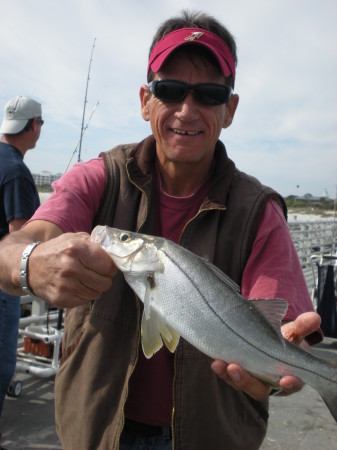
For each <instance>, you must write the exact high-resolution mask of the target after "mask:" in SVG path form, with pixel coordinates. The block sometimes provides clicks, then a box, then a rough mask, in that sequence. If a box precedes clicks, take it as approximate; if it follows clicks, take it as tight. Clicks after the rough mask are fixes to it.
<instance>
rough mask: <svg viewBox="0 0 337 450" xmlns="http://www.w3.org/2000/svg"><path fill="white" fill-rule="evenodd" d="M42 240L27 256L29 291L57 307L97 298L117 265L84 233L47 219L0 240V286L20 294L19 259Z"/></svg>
mask: <svg viewBox="0 0 337 450" xmlns="http://www.w3.org/2000/svg"><path fill="white" fill-rule="evenodd" d="M37 241H41V242H42V243H41V244H40V245H38V246H37V247H36V248H35V249H34V250H33V252H32V253H31V255H30V258H29V262H28V285H29V287H30V289H31V291H32V292H33V293H34V294H35V295H36V296H38V297H39V298H42V299H44V300H46V301H47V302H49V303H51V304H53V305H55V306H57V307H59V308H63V307H74V306H78V305H80V304H84V303H86V302H88V301H89V300H93V299H97V298H98V297H99V296H100V294H101V293H102V292H103V291H106V290H107V289H109V287H110V286H111V278H112V277H113V276H114V274H115V273H116V268H115V266H114V264H113V262H112V260H111V258H110V257H109V256H108V255H107V253H106V252H105V251H104V250H103V249H102V248H101V247H100V246H98V245H96V244H93V243H92V242H91V241H90V235H89V234H87V233H65V234H63V233H62V231H61V229H60V228H59V227H58V226H57V225H55V224H53V223H51V222H48V221H42V220H34V221H32V222H30V223H28V224H27V225H26V226H25V227H24V228H23V229H21V230H19V231H16V232H14V233H11V234H10V235H8V236H7V237H6V238H5V239H3V240H2V241H1V243H0V273H1V277H0V288H1V289H3V290H4V291H5V292H8V293H10V294H12V295H23V291H22V289H21V286H20V261H21V257H22V253H23V251H24V250H25V248H26V247H27V246H28V245H29V244H31V243H32V242H37Z"/></svg>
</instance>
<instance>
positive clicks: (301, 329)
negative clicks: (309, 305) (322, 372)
mask: <svg viewBox="0 0 337 450" xmlns="http://www.w3.org/2000/svg"><path fill="white" fill-rule="evenodd" d="M320 323H321V318H320V316H319V315H318V314H316V313H314V312H307V313H303V314H301V315H299V316H298V317H297V318H296V320H294V321H293V322H289V323H286V324H284V325H283V326H282V327H281V331H282V334H283V336H284V338H285V339H287V340H288V341H290V342H291V343H293V344H295V345H299V346H302V347H304V348H306V349H308V347H309V346H308V344H307V343H306V342H305V341H304V338H305V337H306V336H308V335H309V334H311V333H313V332H314V331H316V330H317V329H318V328H319V326H320ZM211 367H212V369H213V371H214V372H215V373H216V374H217V375H218V376H219V377H220V378H221V379H222V380H224V381H226V382H227V383H228V384H230V385H231V386H232V387H233V388H234V389H236V390H239V391H243V392H245V393H246V394H248V395H249V396H250V397H252V398H253V399H255V400H258V401H263V400H266V399H267V397H268V396H269V394H270V392H271V390H272V387H271V386H270V385H268V384H266V383H264V382H262V381H260V380H259V379H257V378H255V377H253V376H252V375H250V374H249V373H248V372H246V371H245V370H244V369H243V368H242V367H241V366H239V365H238V364H227V363H226V362H224V361H220V360H215V361H213V363H212V366H211ZM279 385H280V388H281V389H282V395H289V394H292V393H294V392H297V391H299V390H300V389H301V388H302V386H303V383H302V381H301V380H300V379H299V378H296V377H293V376H285V377H282V378H281V379H280V381H279Z"/></svg>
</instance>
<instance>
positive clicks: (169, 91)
mask: <svg viewBox="0 0 337 450" xmlns="http://www.w3.org/2000/svg"><path fill="white" fill-rule="evenodd" d="M150 84H151V92H153V93H154V95H155V96H156V97H158V98H160V99H161V100H164V101H166V102H179V101H180V100H183V98H184V97H185V96H186V94H187V88H186V85H185V84H184V83H179V82H177V81H165V80H164V81H153V82H152V83H150ZM152 87H153V89H152Z"/></svg>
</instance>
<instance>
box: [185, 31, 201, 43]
mask: <svg viewBox="0 0 337 450" xmlns="http://www.w3.org/2000/svg"><path fill="white" fill-rule="evenodd" d="M204 34H205V33H203V32H202V31H193V32H192V33H191V34H190V35H189V36H187V37H185V41H194V40H195V39H200V38H201V36H203V35H204Z"/></svg>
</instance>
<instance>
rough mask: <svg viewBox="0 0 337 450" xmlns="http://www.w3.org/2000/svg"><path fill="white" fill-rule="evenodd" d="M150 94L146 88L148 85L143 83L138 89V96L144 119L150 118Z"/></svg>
mask: <svg viewBox="0 0 337 450" xmlns="http://www.w3.org/2000/svg"><path fill="white" fill-rule="evenodd" d="M150 96H151V92H150V89H149V88H148V86H146V85H145V84H143V85H142V87H141V88H140V91H139V98H140V106H141V113H142V117H143V119H144V120H146V121H149V120H150V111H149V100H150Z"/></svg>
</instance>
